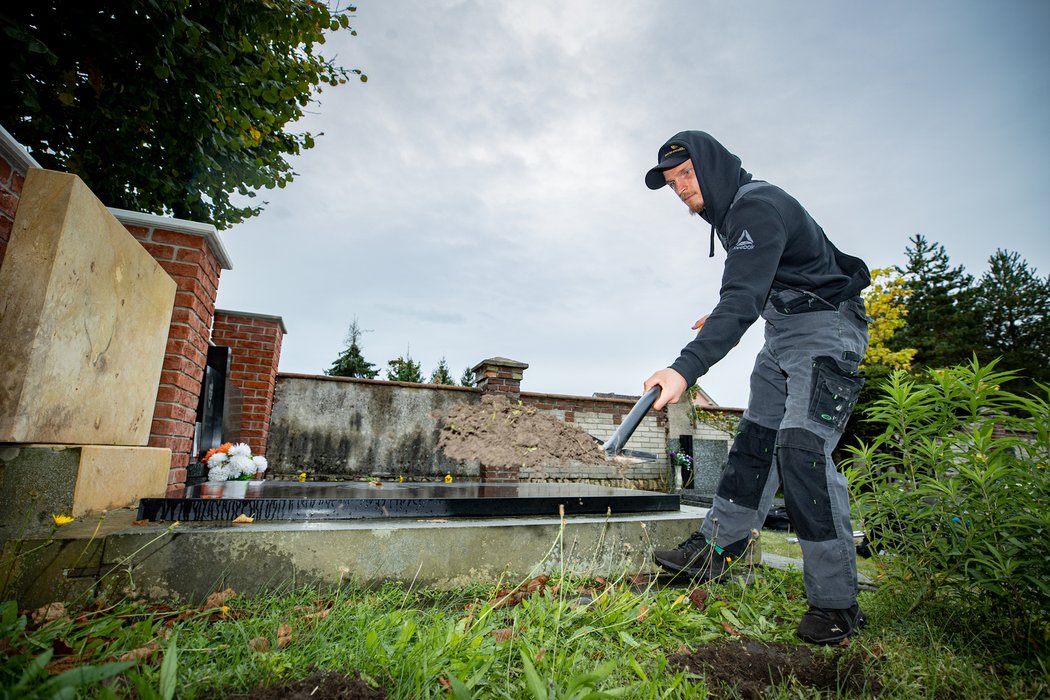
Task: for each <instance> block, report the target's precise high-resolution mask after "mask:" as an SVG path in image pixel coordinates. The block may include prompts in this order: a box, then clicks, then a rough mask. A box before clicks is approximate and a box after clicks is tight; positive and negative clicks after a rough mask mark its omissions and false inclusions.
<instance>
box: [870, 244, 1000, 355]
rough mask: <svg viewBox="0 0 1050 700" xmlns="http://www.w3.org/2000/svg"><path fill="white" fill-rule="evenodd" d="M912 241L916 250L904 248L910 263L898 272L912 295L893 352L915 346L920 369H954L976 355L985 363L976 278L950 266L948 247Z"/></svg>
mask: <svg viewBox="0 0 1050 700" xmlns="http://www.w3.org/2000/svg"><path fill="white" fill-rule="evenodd" d="M910 240H911V243H912V245H913V246H914V247H909V248H907V249H906V250H905V254H906V255H907V256H908V264H907V266H906V267H904V268H900V267H897V268H896V271H897V273H898V274H901V275H903V276H904V279H905V287H906V288H907V290H908V291H909V292H910V295H909V296H908V300H907V307H908V318H907V323H906V324H905V326H904V328H902V329H900V330H899V331H897V332H896V333H895V334H894V335H893V337H892V339H891V341H890V343H889V347H890V349H893V350H902V349H905V348H915V351H916V352H915V359H914V364H915V365H916V366H921V367H951V366H954V365H957V364H962V363H964V362H967V361H969V360H970V359H971V358H972V357H973V355H974V354H975V353H976V354H977V356H978V357H979V358H981V359H986V358H987V356H988V353H987V349H986V348H985V347H984V331H983V329H982V327H981V319H980V316H979V315H978V314H977V312H976V309H975V307H974V303H975V290H974V287H973V277H972V276H971V275H969V274H967V273H966V271H965V270H964V269H963V267H962V266H961V265H960V266H957V267H951V266H950V264H949V262H948V254H947V253H946V252H945V250H944V246H943V245H939V244H936V243H930V242H928V241H927V240H926V239H925V238H924V237H923V236H922V235H917V236H915V237H914V238H912V239H910Z"/></svg>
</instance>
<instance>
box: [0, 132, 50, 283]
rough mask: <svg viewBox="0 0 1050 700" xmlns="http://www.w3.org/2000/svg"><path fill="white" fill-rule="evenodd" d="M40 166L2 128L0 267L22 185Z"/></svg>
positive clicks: (0, 140) (2, 262)
mask: <svg viewBox="0 0 1050 700" xmlns="http://www.w3.org/2000/svg"><path fill="white" fill-rule="evenodd" d="M39 167H40V164H39V163H37V162H36V160H34V159H33V157H32V156H31V155H29V153H28V152H27V151H26V150H25V149H24V148H22V146H21V144H19V143H18V142H17V141H15V139H14V137H12V136H11V134H9V133H7V130H5V129H4V128H3V127H2V126H0V265H3V264H4V256H5V255H6V254H7V243H8V241H10V240H11V227H12V225H13V224H14V222H15V211H16V210H17V209H18V200H19V199H21V197H22V184H23V183H24V182H25V179H26V174H27V173H28V172H29V169H30V168H39Z"/></svg>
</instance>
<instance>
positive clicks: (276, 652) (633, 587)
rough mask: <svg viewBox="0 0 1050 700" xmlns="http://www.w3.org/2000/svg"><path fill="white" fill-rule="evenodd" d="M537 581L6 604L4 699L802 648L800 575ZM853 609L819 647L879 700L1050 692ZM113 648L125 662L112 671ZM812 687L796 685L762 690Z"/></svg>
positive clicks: (537, 684) (570, 692)
mask: <svg viewBox="0 0 1050 700" xmlns="http://www.w3.org/2000/svg"><path fill="white" fill-rule="evenodd" d="M517 583H522V582H514V584H511V585H510V586H508V587H507V588H510V589H513V588H515V584H517ZM541 583H543V582H541V581H540V580H537V581H534V582H533V586H534V587H536V588H537V590H536V591H535V592H533V593H532V594H531V595H528V596H527V597H524V598H523V599H522V600H521V601H520V602H519V603H517V604H515V605H509V604H508V603H509V602H511V601H513V600H514V598H509V597H507V595H506V593H507V589H506V588H505V589H502V590H501V589H500V587H497V586H480V585H479V586H475V587H472V588H469V589H461V590H455V591H435V590H430V589H421V588H409V587H404V586H401V585H395V584H387V585H384V586H382V587H380V588H377V589H368V588H365V587H361V586H357V585H352V584H351V585H346V586H343V587H342V588H341V589H338V590H331V591H317V590H299V591H295V592H289V593H286V594H283V595H274V596H266V597H238V596H236V595H232V596H231V597H228V598H226V599H225V600H222V599H221V598H216V599H215V600H213V602H212V604H211V606H205V607H183V608H178V609H169V608H166V607H164V606H160V607H158V606H150V605H146V604H144V603H135V602H122V603H120V604H118V605H115V606H113V607H111V608H106V607H100V605H101V604H99V603H96V604H95V605H94V606H89V607H88V608H87V609H85V610H82V611H72V612H70V613H68V614H67V616H65V617H63V618H60V619H57V620H53V621H51V622H47V623H44V624H39V625H38V624H34V623H33V622H32V620H28V621H27V620H26V619H25V618H24V617H17V618H16V617H15V616H14V614H13V609H12V606H10V605H8V606H6V608H4V613H5V615H4V620H5V623H6V625H7V626H6V627H4V628H3V631H2V635H0V650H2V651H3V653H2V654H0V687H2V688H11V687H12V686H13V685H14V683H15V682H16V681H17V680H18V679H19V678H22V679H23V680H25V676H26V669H27V668H28V667H29V664H30V660H31V659H34V658H35V659H37V664H38V666H39V672H38V673H36V674H32V673H31V674H30V678H29V680H28V682H25V683H23V686H22V688H21V689H20V692H19V694H17V695H13V694H10V693H7V696H8V697H20V698H27V697H50V696H51V695H50V694H47V693H44V692H39V694H37V693H38V691H40V690H43V684H44V683H45V682H47V679H48V678H49V677H50V678H51V679H52V680H53V679H54V678H55V677H56V676H54V675H51V676H49V673H48V672H49V671H51V672H53V671H56V670H61V668H63V667H62V666H58V667H55V666H54V665H55V664H57V663H59V662H62V663H65V664H67V666H66V667H68V668H76V667H79V668H87V669H89V670H90V669H103V668H104V669H105V670H106V673H102V672H101V671H97V670H96V671H94V672H93V674H89V675H90V677H88V678H84V679H81V680H83V681H84V682H82V683H75V682H74V681H76V680H77V679H67V680H68V681H70V683H69V685H70V687H79V688H80V691H79V693H80V695H81V696H83V697H92V698H112V697H129V696H135V697H140V698H167V697H171V695H170V694H169V693H171V692H173V689H174V688H178V691H177V694H176V696H177V697H179V698H216V697H225V696H226V695H228V694H232V693H235V692H248V691H250V690H251V689H252V688H255V687H257V686H259V685H276V684H280V683H285V682H289V681H291V680H295V679H300V678H303V677H305V676H307V675H309V673H310V672H311V670H312V669H315V668H319V669H334V670H338V671H340V672H342V673H348V674H353V673H354V672H359V673H360V674H361V676H362V678H364V679H365V680H367V681H368V682H369V683H371V684H372V685H374V686H376V687H381V688H383V689H384V690H385V691H386V692H387V693H388V696H389V697H391V698H445V697H454V698H468V697H474V698H539V697H548V698H569V697H574V698H583V697H591V698H600V697H626V698H704V697H707V694H708V688H707V687H706V685H705V681H704V679H703V678H702V677H696V676H690V675H687V674H685V673H683V672H681V671H680V670H678V669H676V668H673V667H672V666H671V665H670V664H669V663H668V660H667V659H668V656H669V655H672V654H674V653H676V652H678V651H682V650H684V649H695V648H696V647H698V646H700V645H703V644H707V643H711V642H717V641H720V640H725V639H729V638H731V637H732V636H733V635H735V634H740V635H743V636H745V637H748V638H753V639H758V640H765V641H781V642H790V643H795V642H797V640H796V639H795V637H794V630H795V625H796V623H797V621H798V618H799V616H800V615H801V614H802V612H803V611H804V609H805V606H806V603H805V596H804V593H803V588H802V579H801V575H800V574H798V573H797V572H779V571H772V570H769V571H766V570H763V571H762V572H761V575H760V576H758V577H754V578H752V579H751V580H750V581H748V582H735V583H729V584H724V585H718V586H710V587H706V590H708V591H709V595H708V596H707V598H706V602H705V605H704V607H703V608H701V607H699V606H697V605H696V604H694V602H693V600H692V599H691V598H690V596H689V595H688V594H689V592H690V590H691V589H690V588H689V587H686V586H676V585H670V586H666V587H660V586H656V585H654V584H653V583H651V582H650V583H644V584H643V583H640V582H639V581H636V580H635V581H632V580H631V579H629V577H627V576H626V575H625V576H624V577H622V578H621V579H619V580H616V581H605V580H602V579H595V580H587V579H582V580H581V579H562V578H560V577H557V576H555V577H554V578H552V579H550V580H549V581H546V582H545V585H540V584H541ZM518 590H519V591H520V590H523V589H521V588H519V589H518ZM541 591H542V593H541ZM501 593H502V594H501ZM694 598H698V596H694ZM861 604H862V606H864V607H865V609H867V610H868V612H869V618H870V621H869V625H868V627H867V629H866V630H865V631H864V632H863V633H862V634H861V635H860V636H859V637H858V638H856V640H855V641H854V642H853V643H852V644H851V645H850V646H849V648H847V649H844V650H843V649H835V650H827V651H826V652H825V653H829V654H831V653H840V652H841V653H844V654H845V655H846V656H856V657H857V658H859V659H860V660H861V661H862V663H863V664H865V666H866V668H867V669H868V671H869V674H870V675H871V676H872V677H875V678H878V679H879V680H880V681H881V684H882V685H883V686H884V687H885V689H884V692H883V697H891V698H898V697H899V698H913V697H959V698H973V697H1038V696H1040V695H1043V694H1045V693H1047V692H1048V691H1050V686H1048V684H1047V675H1046V667H1045V665H1044V666H1041V665H1040V664H1039V662H1038V661H1031V660H1029V661H1028V662H1027V665H1016V666H1014V665H1010V664H1009V663H1007V662H1006V661H1003V660H995V657H994V656H989V655H988V653H987V652H988V650H987V649H985V648H984V647H983V646H982V644H981V640H980V630H972V632H971V636H969V637H961V636H959V635H957V634H953V633H949V632H946V631H944V630H943V629H941V628H939V627H937V626H935V625H933V624H932V623H931V622H930V620H931V618H930V616H914V615H913V616H911V617H906V616H904V614H903V611H904V610H905V609H906V608H907V604H906V601H900V600H895V599H894V598H892V597H891V596H890V595H889V594H887V593H886V592H883V591H876V592H873V593H863V594H862V596H861ZM19 620H21V621H22V623H23V624H22V625H21V626H20V625H19V624H18V621H19ZM176 650H177V651H176ZM59 652H61V653H59ZM49 654H50V656H49V657H48V658H47V659H46V660H44V661H43V663H40V660H41V659H42V658H43V657H45V656H47V655H49ZM121 659H126V661H125V662H124V663H123V664H122V667H120V668H118V667H116V666H113V665H112V664H121ZM70 660H72V661H70ZM165 660H167V664H166V665H165ZM129 662H130V663H129ZM48 663H50V664H52V667H50V668H48V667H47V664H48ZM70 664H71V665H70ZM113 674H116V675H113ZM105 676H109V677H108V678H106V677H105ZM52 690H53V688H52ZM4 694H5V693H4V692H0V697H3V696H4ZM810 696H811V695H807V694H806V693H805V692H804V691H803V690H800V689H799V688H798V687H792V686H789V685H785V686H783V687H780V688H778V689H774V690H771V691H770V693H769V697H810ZM69 697H73V696H72V695H70V696H69Z"/></svg>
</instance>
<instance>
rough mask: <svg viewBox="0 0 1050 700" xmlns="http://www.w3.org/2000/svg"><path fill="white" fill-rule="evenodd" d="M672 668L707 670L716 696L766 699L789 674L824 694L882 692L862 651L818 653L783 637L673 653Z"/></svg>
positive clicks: (711, 689)
mask: <svg viewBox="0 0 1050 700" xmlns="http://www.w3.org/2000/svg"><path fill="white" fill-rule="evenodd" d="M667 660H668V661H669V662H670V664H671V666H672V667H678V668H683V669H685V670H687V671H689V672H691V673H695V674H698V675H703V676H704V678H705V680H706V681H707V686H708V689H709V690H710V693H711V694H710V697H712V698H723V697H724V698H735V697H740V698H747V699H751V698H754V699H755V700H758V699H759V698H764V697H765V696H766V695H767V693H766V688H768V687H769V686H771V685H779V684H782V683H784V682H786V681H788V680H789V679H791V681H792V682H793V683H794V684H795V685H796V686H800V687H802V688H806V689H808V690H816V691H818V692H820V694H821V697H827V698H838V697H842V696H860V695H863V696H864V697H871V696H873V695H878V694H879V693H880V692H881V691H882V683H881V682H880V681H879V679H878V677H877V676H876V675H867V674H866V673H865V669H864V664H863V663H862V662H861V660H860V658H859V657H858V656H857V655H856V654H851V655H848V656H847V655H844V653H843V652H842V651H838V650H836V651H833V652H831V653H824V652H818V651H815V650H813V649H811V648H810V647H805V646H798V645H791V644H784V643H782V642H759V641H756V640H753V639H744V640H741V641H738V642H730V643H721V644H710V645H705V646H702V647H700V648H698V649H696V650H695V651H693V652H683V653H679V654H673V655H671V656H669V657H668V658H667Z"/></svg>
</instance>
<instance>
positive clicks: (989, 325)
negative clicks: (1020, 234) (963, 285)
mask: <svg viewBox="0 0 1050 700" xmlns="http://www.w3.org/2000/svg"><path fill="white" fill-rule="evenodd" d="M988 266H989V267H988V270H987V271H986V272H985V273H984V274H983V275H982V276H981V279H980V281H979V282H978V284H977V290H976V304H975V307H976V310H977V312H978V314H980V317H981V320H982V323H981V327H982V329H983V330H984V337H985V344H986V345H987V347H988V350H989V351H990V352H991V354H993V355H997V356H1000V357H1001V358H1002V359H1001V360H1000V362H999V366H1000V367H1002V368H1003V369H1006V370H1014V371H1016V372H1017V373H1019V374H1020V375H1022V377H1023V378H1022V379H1020V380H1018V381H1017V382H1015V383H1014V384H1012V385H1011V388H1012V390H1013V391H1024V390H1029V391H1030V390H1033V389H1034V388H1035V384H1034V381H1040V382H1050V276H1048V277H1039V276H1038V275H1037V274H1036V271H1035V270H1034V269H1029V267H1028V263H1027V262H1025V261H1024V260H1022V259H1021V256H1020V255H1019V254H1018V253H1011V252H1007V251H1005V250H1001V249H1000V250H997V251H996V252H995V254H993V255H992V256H991V257H990V258H989V259H988Z"/></svg>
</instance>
